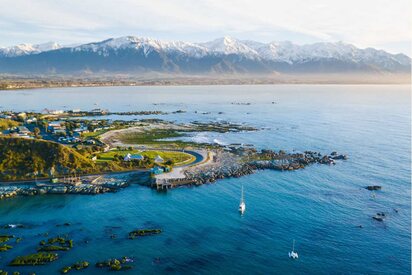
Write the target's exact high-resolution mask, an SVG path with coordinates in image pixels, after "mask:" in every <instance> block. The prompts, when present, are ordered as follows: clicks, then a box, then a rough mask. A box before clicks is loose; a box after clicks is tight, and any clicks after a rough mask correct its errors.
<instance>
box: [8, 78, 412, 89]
mask: <svg viewBox="0 0 412 275" xmlns="http://www.w3.org/2000/svg"><path fill="white" fill-rule="evenodd" d="M411 83H412V79H411V77H410V75H409V74H408V75H401V76H397V75H390V74H371V75H368V74H362V75H356V76H352V75H339V74H324V75H282V76H278V77H277V76H276V77H270V76H269V77H253V76H248V75H234V76H232V75H229V76H222V77H207V76H200V77H190V76H189V77H185V76H171V77H170V78H167V77H165V78H141V79H134V78H133V77H119V78H105V77H99V76H92V77H90V78H76V77H70V76H67V77H66V76H62V77H60V76H56V77H54V76H45V77H41V76H39V77H27V78H26V77H7V76H1V75H0V91H13V90H25V89H52V88H83V87H134V86H143V87H151V86H159V87H167V86H170V87H172V86H218V85H222V86H236V85H410V84H411Z"/></svg>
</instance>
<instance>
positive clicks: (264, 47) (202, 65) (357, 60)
mask: <svg viewBox="0 0 412 275" xmlns="http://www.w3.org/2000/svg"><path fill="white" fill-rule="evenodd" d="M410 68H411V59H410V58H409V57H408V56H406V55H404V54H390V53H387V52H385V51H382V50H376V49H373V48H367V49H359V48H357V47H355V46H353V45H350V44H346V43H342V42H337V43H315V44H306V45H297V44H294V43H292V42H289V41H285V42H271V43H261V42H256V41H250V40H238V39H235V38H231V37H223V38H218V39H215V40H213V41H210V42H206V43H189V42H183V41H169V42H167V41H160V40H156V39H150V38H140V37H134V36H126V37H120V38H111V39H107V40H104V41H100V42H94V43H88V44H83V45H78V46H70V47H68V46H61V45H59V44H57V43H53V42H49V43H46V44H40V45H31V44H22V45H18V46H13V47H8V48H0V72H7V73H22V72H23V73H24V72H30V73H35V72H38V73H47V72H49V73H51V72H52V73H73V72H81V71H85V70H87V71H89V72H90V71H91V72H142V71H158V72H171V73H262V72H266V73H271V72H305V73H308V72H313V73H328V72H359V71H367V72H392V73H397V72H410Z"/></svg>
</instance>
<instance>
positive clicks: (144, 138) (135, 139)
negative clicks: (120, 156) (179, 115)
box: [119, 129, 195, 148]
mask: <svg viewBox="0 0 412 275" xmlns="http://www.w3.org/2000/svg"><path fill="white" fill-rule="evenodd" d="M183 136H184V133H181V132H178V131H176V130H170V129H153V130H150V131H145V132H143V133H127V134H123V135H120V136H119V139H120V140H121V141H122V142H123V143H125V144H148V145H151V146H163V145H168V146H169V147H175V148H182V147H185V146H192V145H195V144H194V143H193V142H185V141H180V140H162V139H167V138H178V137H183Z"/></svg>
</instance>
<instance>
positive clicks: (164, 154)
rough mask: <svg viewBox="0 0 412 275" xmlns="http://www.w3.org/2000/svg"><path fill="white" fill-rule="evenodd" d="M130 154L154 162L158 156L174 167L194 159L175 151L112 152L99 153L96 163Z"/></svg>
mask: <svg viewBox="0 0 412 275" xmlns="http://www.w3.org/2000/svg"><path fill="white" fill-rule="evenodd" d="M128 153H130V154H140V155H142V156H145V157H147V158H149V159H151V160H154V159H155V158H156V157H157V156H160V157H161V158H163V159H164V160H165V161H167V160H172V161H173V163H174V164H175V165H176V164H178V165H181V164H186V163H190V162H192V161H194V160H195V158H194V157H193V156H192V155H190V154H187V153H183V152H175V151H173V152H172V151H141V150H113V151H109V152H105V153H100V154H99V155H98V159H97V161H96V162H107V161H112V160H113V159H114V156H115V155H121V156H122V157H124V156H126V155H127V154H128Z"/></svg>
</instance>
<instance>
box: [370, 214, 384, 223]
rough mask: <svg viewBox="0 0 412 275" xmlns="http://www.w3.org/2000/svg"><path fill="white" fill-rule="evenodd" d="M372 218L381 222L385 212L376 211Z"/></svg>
mask: <svg viewBox="0 0 412 275" xmlns="http://www.w3.org/2000/svg"><path fill="white" fill-rule="evenodd" d="M372 218H373V219H374V220H377V221H380V222H383V221H384V219H385V218H386V214H385V213H383V212H378V213H376V215H375V216H373V217H372Z"/></svg>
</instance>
